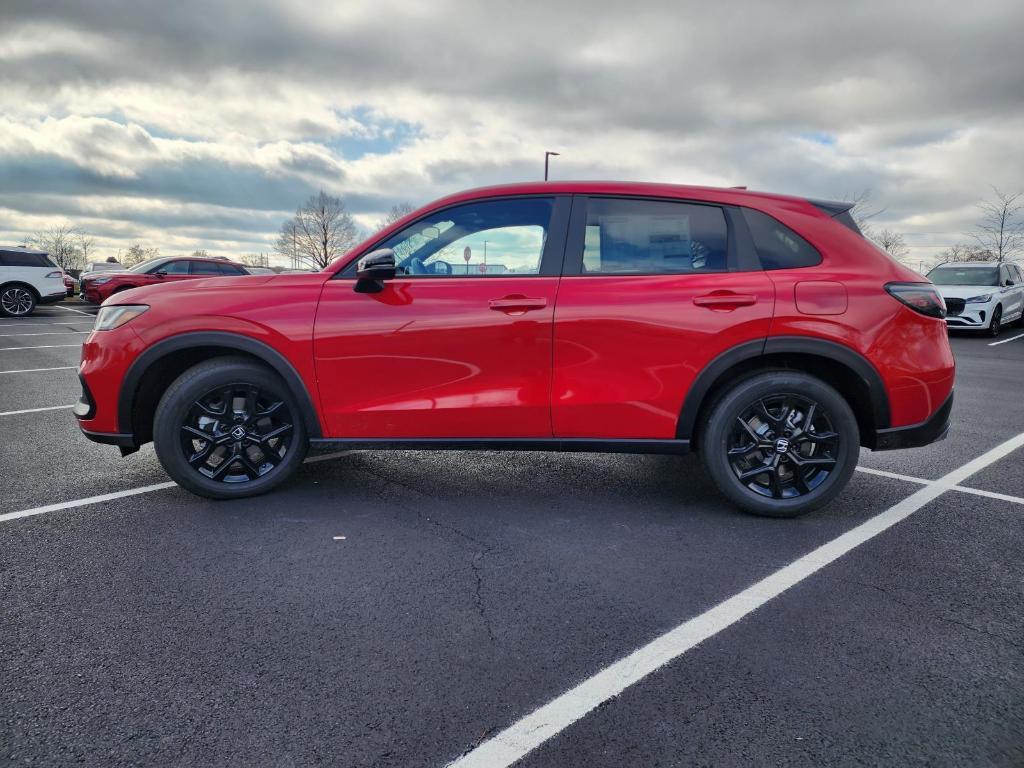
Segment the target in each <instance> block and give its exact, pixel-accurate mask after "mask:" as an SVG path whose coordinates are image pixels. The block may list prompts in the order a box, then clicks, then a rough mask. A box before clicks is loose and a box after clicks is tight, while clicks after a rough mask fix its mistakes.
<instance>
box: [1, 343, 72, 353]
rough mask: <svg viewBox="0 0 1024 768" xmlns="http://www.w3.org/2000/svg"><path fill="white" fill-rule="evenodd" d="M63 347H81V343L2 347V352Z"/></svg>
mask: <svg viewBox="0 0 1024 768" xmlns="http://www.w3.org/2000/svg"><path fill="white" fill-rule="evenodd" d="M62 347H77V348H78V349H81V347H82V345H81V344H44V345H42V346H39V347H0V352H14V351H15V350H19V349H60V348H62Z"/></svg>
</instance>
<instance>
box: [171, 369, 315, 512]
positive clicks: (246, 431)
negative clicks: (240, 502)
mask: <svg viewBox="0 0 1024 768" xmlns="http://www.w3.org/2000/svg"><path fill="white" fill-rule="evenodd" d="M153 442H154V444H155V447H156V454H157V457H158V458H159V459H160V463H161V464H162V465H163V467H164V469H165V470H166V471H167V474H169V475H170V476H171V477H172V478H173V479H174V480H175V481H176V482H177V483H178V484H179V485H181V486H182V487H183V488H186V489H188V490H189V491H192V492H193V493H196V494H198V495H200V496H206V497H208V498H212V499H236V498H241V497H244V496H255V495H257V494H260V493H265V492H266V491H269V490H270V489H271V488H274V487H275V486H277V485H279V484H280V483H282V482H284V481H285V480H287V479H288V478H289V477H290V476H291V475H293V474H294V473H295V471H296V469H298V466H299V465H300V464H301V463H302V460H303V458H304V457H305V455H306V450H307V448H308V444H307V440H306V430H305V426H304V424H303V422H302V416H301V413H300V412H299V409H298V406H297V404H296V402H295V398H294V397H293V396H292V394H291V392H290V391H289V390H288V387H287V386H286V385H285V383H284V382H283V381H282V380H281V378H280V377H279V376H277V374H275V373H274V372H273V371H271V370H269V369H267V368H265V367H263V366H262V365H259V364H256V363H253V362H250V361H249V360H246V359H244V358H235V357H224V358H215V359H213V360H208V361H206V362H204V363H200V364H199V365H197V366H195V367H194V368H190V369H189V370H187V371H186V372H185V373H183V374H182V375H181V376H179V377H178V378H177V379H176V380H175V381H174V383H173V384H171V386H170V387H168V388H167V391H166V392H165V393H164V395H163V397H162V398H161V400H160V404H159V405H158V406H157V409H156V417H155V420H154V422H153Z"/></svg>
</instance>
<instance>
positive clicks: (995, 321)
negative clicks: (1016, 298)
mask: <svg viewBox="0 0 1024 768" xmlns="http://www.w3.org/2000/svg"><path fill="white" fill-rule="evenodd" d="M1001 330H1003V308H1002V307H1001V306H997V307H996V308H995V311H994V312H993V313H992V319H991V320H989V321H988V335H989V336H993V337H994V336H998V335H999V332H1000V331H1001Z"/></svg>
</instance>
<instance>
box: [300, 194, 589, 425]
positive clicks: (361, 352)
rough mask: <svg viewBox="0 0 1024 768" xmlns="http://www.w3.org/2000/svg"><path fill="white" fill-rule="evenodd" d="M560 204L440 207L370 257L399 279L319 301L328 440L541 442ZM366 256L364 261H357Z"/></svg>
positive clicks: (350, 274)
mask: <svg viewBox="0 0 1024 768" xmlns="http://www.w3.org/2000/svg"><path fill="white" fill-rule="evenodd" d="M569 205H570V200H569V198H568V197H555V196H551V197H513V198H503V199H490V200H480V201H476V202H468V203H463V204H461V205H456V206H451V207H447V208H443V209H440V210H438V211H436V212H433V213H431V214H428V215H427V216H425V217H423V218H421V219H419V220H418V221H416V222H415V223H414V224H412V225H410V226H408V227H406V228H404V229H403V230H401V231H400V232H399V233H397V234H396V235H394V236H392V237H390V238H388V239H387V240H386V241H384V242H381V243H378V244H376V246H375V248H391V249H393V250H394V251H395V258H396V263H397V270H396V271H397V274H396V276H395V278H394V279H389V280H386V281H383V283H382V289H381V290H379V291H378V292H371V293H363V292H357V291H355V290H354V288H355V287H356V282H357V281H356V279H355V270H356V264H355V259H354V260H353V262H352V263H350V264H349V265H348V266H347V267H346V268H345V269H343V270H341V272H339V273H338V274H337V275H336V276H335V277H334V278H333V279H331V280H328V281H327V282H326V283H325V285H324V289H323V292H322V294H321V298H320V303H319V306H318V309H317V315H316V324H315V329H314V358H315V361H316V370H317V379H318V383H319V395H320V402H321V408H322V412H323V414H324V421H325V424H326V427H327V429H328V431H329V434H330V436H332V437H338V438H343V437H348V438H387V439H399V438H427V439H430V438H433V439H464V438H492V439H493V438H529V437H532V438H550V437H551V408H550V393H551V325H552V319H553V311H554V306H555V297H556V294H557V290H558V281H559V271H560V269H561V260H562V255H563V252H564V245H565V230H566V226H567V220H568V211H569ZM360 255H362V254H360Z"/></svg>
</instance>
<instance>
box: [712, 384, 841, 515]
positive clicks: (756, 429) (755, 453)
mask: <svg viewBox="0 0 1024 768" xmlns="http://www.w3.org/2000/svg"><path fill="white" fill-rule="evenodd" d="M700 452H701V457H702V459H703V461H704V466H705V467H707V470H708V473H709V474H710V475H711V477H712V479H714V481H715V484H716V485H717V486H718V488H719V490H721V491H722V493H724V494H725V495H726V496H727V497H729V499H730V500H731V501H733V502H734V503H735V504H736V505H738V506H739V507H741V508H742V509H744V510H746V511H747V512H752V513H754V514H757V515H765V516H768V517H796V516H797V515H801V514H803V513H805V512H810V511H811V510H813V509H817V508H818V507H821V506H823V505H825V504H827V503H828V502H830V501H831V500H832V499H834V498H835V497H836V495H837V494H838V493H839V492H840V491H841V490H842V489H843V488H844V487H845V486H846V483H847V482H848V481H849V479H850V476H851V475H852V474H853V470H854V469H855V467H856V466H857V458H858V457H859V455H860V431H859V430H858V428H857V419H856V418H855V417H854V415H853V411H852V410H850V406H849V404H848V403H847V402H846V400H845V399H843V397H842V395H840V394H839V393H838V392H836V391H835V390H834V389H833V388H832V387H830V386H829V385H828V384H826V383H825V382H823V381H821V380H820V379H816V378H814V377H813V376H808V375H807V374H803V373H795V372H790V371H769V372H766V373H762V374H758V375H756V376H752V377H751V378H749V379H746V380H744V381H741V382H740V383H738V384H736V385H735V386H734V387H733V388H732V389H730V390H728V391H727V392H726V393H725V394H724V395H723V396H721V397H720V398H719V400H718V401H717V402H716V403H715V405H714V407H713V408H712V409H711V413H710V416H709V418H708V421H707V425H706V427H705V429H704V430H703V432H702V435H701V439H700Z"/></svg>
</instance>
